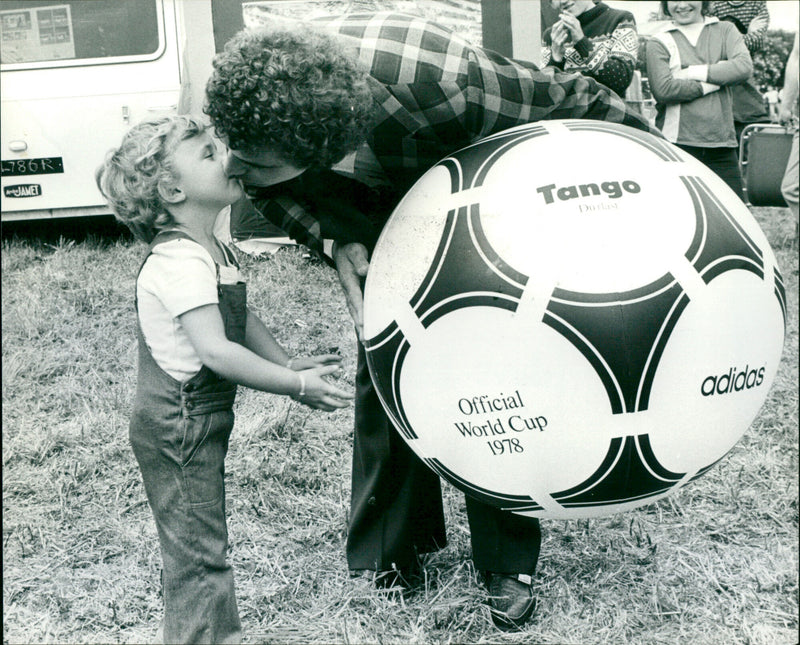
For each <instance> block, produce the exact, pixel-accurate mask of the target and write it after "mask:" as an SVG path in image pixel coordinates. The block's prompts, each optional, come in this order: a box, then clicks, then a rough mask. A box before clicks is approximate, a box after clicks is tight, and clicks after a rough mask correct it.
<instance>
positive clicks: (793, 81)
mask: <svg viewBox="0 0 800 645" xmlns="http://www.w3.org/2000/svg"><path fill="white" fill-rule="evenodd" d="M799 34H800V32H795V34H794V44H793V45H792V51H791V52H790V53H789V59H788V60H787V61H786V69H785V71H784V78H783V93H782V94H781V103H780V106H779V107H778V122H779V123H781V124H782V125H785V126H787V127H792V128H793V129H794V137H793V138H792V147H791V149H790V150H789V160H788V161H787V163H786V171H785V172H784V175H783V181H782V182H781V193H782V194H783V198H784V199H785V200H786V203H787V204H788V206H789V209H790V210H791V211H792V215H794V219H795V223H796V224H795V238H797V231H798V229H797V226H798V225H799V224H800V216H799V214H800V208H798V184H799V183H800V177H798V174H800V171H799V170H798V152H799V151H798V148H800V140H798V123H797V116H798V81H799V80H800V79H798V76H800V47H798V36H799Z"/></svg>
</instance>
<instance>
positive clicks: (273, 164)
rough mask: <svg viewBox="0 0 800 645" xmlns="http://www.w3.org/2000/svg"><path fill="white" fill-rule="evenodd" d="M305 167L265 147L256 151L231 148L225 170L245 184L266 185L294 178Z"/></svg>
mask: <svg viewBox="0 0 800 645" xmlns="http://www.w3.org/2000/svg"><path fill="white" fill-rule="evenodd" d="M304 170H305V168H299V167H298V166H295V165H294V164H293V163H291V162H290V161H286V160H285V159H283V158H282V157H281V156H280V155H279V154H278V153H276V152H275V151H274V150H272V149H270V148H268V147H263V148H260V149H259V150H257V151H254V152H243V151H241V150H233V149H231V150H229V152H228V161H227V163H226V165H225V171H226V172H227V173H228V177H234V178H236V179H238V180H240V181H241V182H242V184H243V185H245V186H259V187H266V186H272V185H273V184H279V183H281V182H283V181H288V180H289V179H294V178H295V177H297V176H298V175H299V174H301V173H302V172H303V171H304Z"/></svg>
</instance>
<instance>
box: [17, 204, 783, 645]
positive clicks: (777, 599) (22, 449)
mask: <svg viewBox="0 0 800 645" xmlns="http://www.w3.org/2000/svg"><path fill="white" fill-rule="evenodd" d="M757 216H758V217H759V219H760V220H761V222H762V225H763V226H764V228H765V230H766V232H767V234H768V237H769V238H770V241H771V243H772V244H773V247H774V249H775V250H776V253H777V254H778V256H779V263H780V265H781V268H782V270H783V273H784V277H785V278H786V281H787V292H788V294H789V312H790V319H789V327H788V337H787V342H786V347H785V351H784V356H783V362H782V365H781V368H780V372H779V374H778V378H777V380H776V383H775V384H774V386H773V388H772V390H771V393H770V395H769V400H768V402H767V404H766V405H765V406H764V408H763V410H762V412H761V414H760V416H759V417H758V419H757V420H756V421H755V423H754V424H753V426H752V428H751V429H750V430H749V432H748V433H747V434H746V436H745V437H744V439H743V440H742V441H741V442H740V443H739V444H738V446H737V447H736V448H735V449H734V451H733V452H732V453H731V454H730V455H729V456H728V458H726V459H725V460H724V461H723V462H722V463H720V464H719V465H718V466H717V467H715V468H714V469H713V470H712V471H711V472H709V473H708V474H707V475H706V476H705V477H703V478H702V479H700V480H699V481H698V482H697V483H696V484H695V485H693V486H691V487H689V488H687V489H685V490H683V491H681V492H679V493H678V494H676V495H674V496H673V497H671V498H668V499H667V500H664V501H661V502H659V503H657V504H655V505H652V506H649V507H645V508H643V509H642V510H639V511H635V512H631V513H627V514H624V515H618V516H613V517H610V518H605V519H597V520H591V521H548V522H544V523H543V528H544V531H545V534H544V543H543V548H542V556H541V560H540V565H539V569H538V572H537V576H536V588H537V592H538V594H539V596H540V602H539V607H540V609H539V613H538V616H537V619H536V620H535V621H534V622H533V624H531V625H530V626H529V627H527V629H526V630H525V631H524V632H521V633H517V634H508V635H505V634H501V633H499V632H498V631H496V630H495V629H494V628H493V626H492V625H491V621H490V619H489V614H488V610H487V607H486V606H485V604H484V595H483V591H482V590H481V588H480V585H479V584H478V582H477V576H476V572H475V571H474V570H473V568H472V566H471V563H470V561H469V555H470V551H469V536H468V534H467V531H466V518H465V514H464V502H463V496H462V495H461V494H460V493H458V492H457V491H455V490H453V489H452V488H450V487H448V486H446V487H445V504H446V514H447V522H448V532H449V539H450V544H449V545H448V546H447V547H446V548H445V549H443V550H442V551H441V552H439V553H437V554H435V555H432V556H431V557H429V558H428V560H427V562H426V567H425V580H424V584H423V585H422V586H421V587H420V588H419V589H417V590H416V591H415V592H414V593H412V594H410V595H408V596H407V597H403V596H401V595H400V594H398V593H395V592H387V591H378V590H377V589H375V588H374V587H373V586H372V585H371V584H370V583H369V581H368V580H365V579H351V578H350V577H349V576H348V572H347V568H346V563H345V559H344V540H345V527H346V519H347V513H348V503H349V487H350V475H349V471H350V455H351V441H352V410H347V411H343V412H338V413H336V414H334V415H324V414H322V413H316V412H311V411H309V410H308V409H307V408H303V407H299V406H297V405H296V404H294V403H293V402H291V401H290V400H288V399H283V398H279V397H274V396H270V395H266V394H262V393H257V392H252V391H245V390H242V391H241V393H240V397H239V399H238V401H237V407H236V411H237V426H236V429H235V432H234V436H233V440H232V444H231V450H230V455H229V458H228V476H227V477H228V497H229V505H228V507H229V528H230V535H231V553H230V558H231V560H232V562H233V565H234V568H235V572H236V580H237V591H238V597H239V604H240V612H241V615H242V620H243V623H244V626H245V629H246V640H247V642H269V643H364V642H383V643H464V642H474V643H488V642H505V643H532V642H535V643H581V644H583V643H642V644H656V643H664V644H675V643H719V644H723V643H724V644H729V643H748V644H765V645H767V644H772V643H776V644H777V643H796V642H797V637H798V634H797V630H798V575H797V574H798V559H797V556H798V547H797V542H798V510H797V496H798V489H797V486H798V434H797V432H798V417H797V409H798V408H797V394H798V382H797V366H798V317H797V303H798V257H797V245H796V244H797V243H796V241H795V240H794V223H793V222H791V221H790V220H789V218H788V217H787V215H786V211H784V210H781V209H757ZM141 252H142V247H141V246H138V245H133V244H131V243H130V242H128V241H125V240H124V239H123V240H114V239H111V240H109V239H89V240H84V241H80V242H77V243H70V242H66V241H63V240H62V241H61V242H56V243H54V244H51V245H48V244H46V243H43V242H42V241H41V240H40V239H39V240H37V239H36V238H26V239H18V240H8V239H6V240H5V241H4V243H3V247H2V326H3V354H2V358H3V363H2V377H3V387H2V392H3V418H2V421H3V428H2V438H3V558H4V567H3V583H4V584H3V640H4V642H5V643H21V642H28V643H41V642H59V643H92V642H104V643H108V642H129V643H133V642H137V643H138V642H146V641H149V640H151V639H152V637H153V636H154V634H155V631H156V627H157V623H158V620H159V618H160V615H161V599H160V597H159V588H158V572H159V567H160V555H159V550H158V542H157V538H156V534H155V528H154V526H153V522H152V517H151V515H150V511H149V508H148V506H147V504H146V502H145V498H144V492H143V489H142V486H141V482H140V476H139V473H138V470H137V467H136V464H135V462H134V459H133V455H132V453H131V451H130V449H129V446H128V440H127V418H128V412H129V408H130V402H131V394H132V391H133V387H134V379H135V340H134V327H133V325H134V319H133V315H132V302H131V296H132V289H133V280H134V275H135V272H136V269H137V267H138V262H139V259H140V255H141ZM245 265H246V266H245V270H246V271H247V272H248V274H249V276H250V288H249V291H250V295H251V302H252V304H253V305H254V306H255V308H256V309H257V310H259V311H260V312H261V313H262V314H263V317H264V318H265V320H267V321H268V324H269V325H270V326H271V327H272V328H273V329H274V330H276V332H277V334H278V336H279V337H280V339H281V341H282V342H283V343H284V344H285V345H286V346H288V347H289V348H290V349H291V350H292V351H295V350H296V351H302V352H305V353H313V352H321V351H328V350H330V349H331V348H332V347H339V349H340V351H341V352H342V354H343V355H344V357H345V374H346V375H349V376H345V377H343V378H344V381H345V382H346V383H347V384H348V385H352V374H353V371H354V367H355V365H354V363H355V357H354V349H355V347H354V340H353V338H354V336H353V333H352V329H351V326H350V323H349V320H348V317H347V313H346V311H345V308H344V306H343V304H342V299H341V297H340V295H339V287H338V284H337V282H336V278H335V275H334V274H333V272H331V271H329V270H327V269H326V268H324V267H323V266H322V265H320V264H317V263H313V262H309V261H307V260H304V259H303V257H302V254H301V253H299V252H298V251H297V250H291V249H290V250H285V251H282V252H279V253H278V254H277V255H275V256H273V257H271V258H266V259H265V258H261V259H252V258H249V259H247V260H246V262H245Z"/></svg>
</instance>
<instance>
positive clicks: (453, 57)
mask: <svg viewBox="0 0 800 645" xmlns="http://www.w3.org/2000/svg"><path fill="white" fill-rule="evenodd" d="M318 26H319V29H313V28H312V27H311V25H309V24H307V23H306V24H303V25H301V26H300V28H299V29H291V28H281V29H273V30H254V31H247V30H245V31H243V32H240V33H239V34H237V35H236V36H235V37H234V38H233V39H232V40H231V41H230V42H229V43H228V44H227V45H226V47H225V50H224V52H222V53H220V54H218V55H217V57H216V58H215V59H214V71H213V73H212V76H211V78H210V80H209V82H208V85H207V98H208V103H207V107H206V112H207V114H208V115H209V116H210V117H211V120H212V123H213V125H214V127H215V128H216V131H217V134H218V135H219V136H220V137H221V138H222V139H223V140H224V141H225V142H226V143H227V145H228V147H229V148H230V149H231V154H230V158H229V167H228V172H229V174H231V175H234V176H238V177H240V178H241V180H242V183H243V185H244V187H245V190H246V192H247V194H248V196H249V197H250V199H251V201H252V202H253V204H254V206H255V208H256V210H258V211H259V212H260V213H261V214H262V215H263V216H264V217H266V218H267V219H268V220H269V221H270V222H272V223H274V224H275V225H277V226H278V227H280V228H281V229H283V230H284V231H285V232H286V233H287V234H288V235H290V236H291V237H292V238H294V239H295V240H296V241H298V242H299V243H301V244H304V245H306V246H308V247H309V248H311V249H313V250H315V251H317V252H319V253H320V254H321V255H322V254H323V240H324V239H333V240H334V246H333V252H332V255H333V261H331V259H330V258H327V257H326V261H328V262H329V263H330V264H332V265H334V266H335V267H336V269H337V271H338V272H339V279H340V282H341V284H342V287H343V289H344V292H345V297H346V300H347V304H348V308H349V311H350V313H351V315H352V317H353V320H354V322H355V325H356V330H357V334H358V336H359V340H363V321H362V297H363V296H362V286H363V280H364V277H365V276H366V273H367V269H368V266H369V257H370V253H371V251H372V248H373V247H374V245H375V242H376V241H377V237H378V235H379V233H380V231H381V228H382V227H383V225H384V223H385V222H386V219H387V218H388V216H389V214H390V213H391V211H392V209H393V207H394V206H395V205H396V204H397V202H398V201H399V199H400V198H401V197H402V195H403V194H404V193H405V191H407V190H408V189H409V188H410V187H411V185H412V184H413V183H414V182H415V181H416V180H417V179H418V178H419V177H420V176H421V175H422V174H423V173H424V172H425V171H426V170H428V169H429V168H430V167H431V166H433V165H434V164H436V163H437V162H438V161H439V160H440V159H442V158H443V157H446V156H447V155H448V154H450V153H452V152H454V151H455V150H458V149H460V148H462V147H464V146H466V145H469V144H471V143H474V142H475V141H477V140H479V139H481V138H483V137H486V136H488V135H490V134H493V133H495V132H499V131H501V130H505V129H507V128H510V127H513V126H517V125H521V124H525V123H530V122H534V121H538V120H541V119H567V118H589V119H599V120H606V121H612V122H616V123H623V124H626V125H629V126H632V127H635V128H638V129H641V130H650V126H649V125H648V124H647V122H646V121H645V120H644V119H642V118H641V117H640V116H638V115H637V114H635V113H632V112H630V111H628V110H627V109H626V106H625V103H624V101H623V100H622V99H621V98H619V97H618V96H617V95H616V94H614V93H613V92H611V91H610V90H608V89H607V88H606V87H604V86H602V85H600V84H599V83H597V82H596V81H595V80H593V79H591V78H587V77H586V76H582V75H581V74H577V73H575V74H572V73H562V72H560V71H559V70H554V69H552V68H551V69H548V70H545V71H540V70H538V69H537V68H536V67H535V66H534V65H532V64H530V63H524V62H520V61H514V60H510V59H508V58H504V57H502V56H500V55H498V54H497V53H495V52H492V51H488V50H484V49H481V48H479V47H474V46H472V45H470V44H469V43H467V42H465V41H463V40H462V39H460V38H459V37H458V36H456V35H455V34H453V33H452V32H450V31H449V30H447V29H444V28H442V27H440V26H438V25H436V24H433V23H431V22H428V21H426V20H423V19H420V18H415V17H411V16H405V15H400V14H389V13H381V14H369V15H351V16H345V17H339V18H330V19H325V20H322V21H320V22H319V23H318ZM332 168H333V169H332ZM466 504H467V515H468V519H469V526H470V532H471V538H472V551H473V561H474V564H475V567H476V569H478V570H479V571H482V572H483V573H484V574H485V576H486V581H487V585H488V588H489V600H490V605H491V609H492V617H493V619H494V622H495V624H497V625H498V626H499V627H500V628H502V629H515V628H519V627H520V626H521V625H523V624H524V623H525V622H526V621H527V620H528V619H529V617H530V616H531V614H532V612H533V610H534V607H535V598H534V596H533V593H532V590H531V576H532V575H533V573H534V570H535V568H536V563H537V560H538V557H539V547H540V543H541V534H540V528H539V522H538V520H536V519H534V518H529V517H524V516H521V515H514V514H511V513H508V512H504V511H501V510H499V509H497V508H494V507H491V506H488V505H485V504H482V503H481V502H479V501H477V500H476V499H472V498H470V497H467V500H466ZM348 529H349V530H348V537H347V560H348V564H349V566H350V569H351V570H354V571H357V570H367V571H374V572H377V576H376V581H377V582H379V583H382V584H390V585H394V584H401V585H402V584H405V583H406V582H407V580H408V577H409V575H411V574H412V573H413V572H414V571H415V569H417V568H418V566H419V560H418V557H419V555H420V554H422V553H425V552H430V551H433V550H436V549H439V548H441V547H443V546H444V544H445V527H444V516H443V510H442V498H441V488H440V482H439V479H438V478H437V476H436V475H435V474H434V473H433V472H432V471H431V470H429V469H428V468H427V467H426V466H425V465H424V464H423V463H422V461H421V460H420V459H418V458H417V457H416V455H415V454H414V453H413V452H412V451H411V450H410V448H408V447H407V446H406V444H405V443H404V442H403V441H402V439H401V438H400V436H399V435H398V434H397V432H396V431H395V430H394V428H393V427H392V425H391V422H390V421H389V419H388V417H387V416H386V415H385V413H384V412H383V409H382V407H381V405H380V402H379V400H378V397H377V394H376V392H375V390H374V389H373V386H372V383H371V381H370V377H369V372H368V369H367V365H366V360H365V358H364V351H363V347H362V346H361V344H360V343H359V353H358V369H357V375H356V410H355V438H354V448H353V469H352V500H351V512H350V520H349V527H348Z"/></svg>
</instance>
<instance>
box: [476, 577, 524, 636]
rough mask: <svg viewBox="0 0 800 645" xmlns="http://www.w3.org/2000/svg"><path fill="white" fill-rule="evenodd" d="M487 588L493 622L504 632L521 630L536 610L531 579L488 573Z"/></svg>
mask: <svg viewBox="0 0 800 645" xmlns="http://www.w3.org/2000/svg"><path fill="white" fill-rule="evenodd" d="M486 586H487V587H488V588H489V606H490V608H491V612H492V622H494V624H495V625H496V626H497V627H499V628H500V629H502V630H503V631H512V630H515V629H521V628H522V626H523V625H524V624H525V623H526V622H527V621H528V619H529V618H530V617H531V615H532V614H533V612H534V610H535V609H536V598H534V597H533V591H532V589H531V577H530V576H528V575H525V574H518V575H513V574H512V575H508V574H503V573H492V572H488V571H487V573H486Z"/></svg>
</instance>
